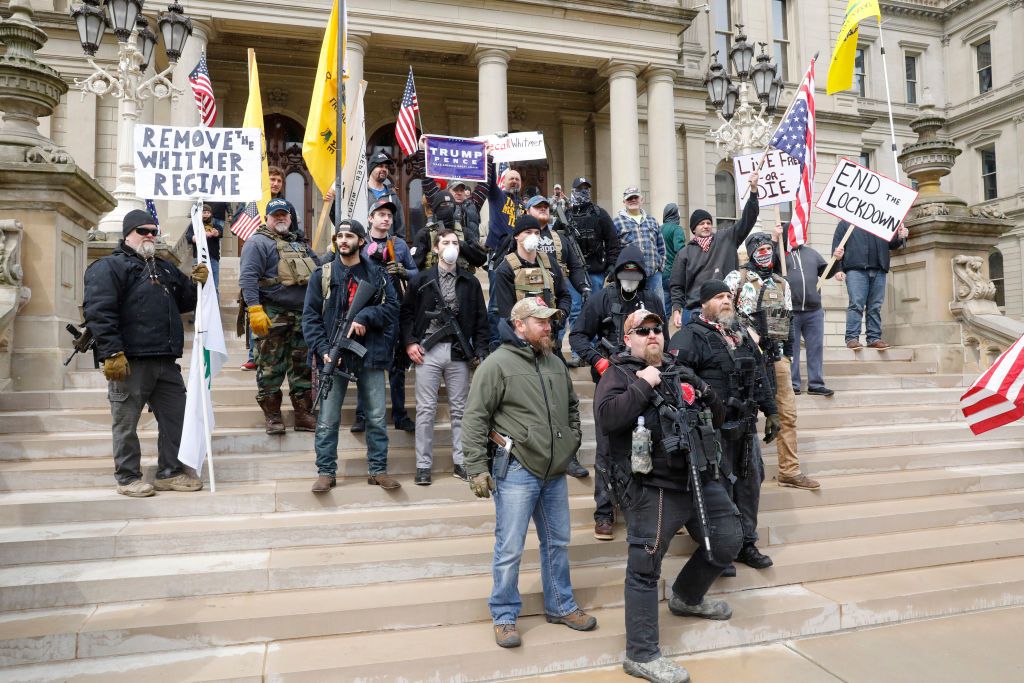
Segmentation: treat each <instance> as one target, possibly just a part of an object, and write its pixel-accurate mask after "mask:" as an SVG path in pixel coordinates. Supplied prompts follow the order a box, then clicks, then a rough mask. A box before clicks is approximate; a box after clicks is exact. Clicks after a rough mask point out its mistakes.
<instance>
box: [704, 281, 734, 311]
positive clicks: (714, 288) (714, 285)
mask: <svg viewBox="0 0 1024 683" xmlns="http://www.w3.org/2000/svg"><path fill="white" fill-rule="evenodd" d="M728 291H729V285H727V284H725V282H723V281H722V280H705V281H704V284H702V285H701V286H700V303H701V305H702V306H703V305H704V304H706V303H707V302H709V301H711V300H712V299H713V298H715V297H716V296H718V295H719V294H721V293H722V292H728Z"/></svg>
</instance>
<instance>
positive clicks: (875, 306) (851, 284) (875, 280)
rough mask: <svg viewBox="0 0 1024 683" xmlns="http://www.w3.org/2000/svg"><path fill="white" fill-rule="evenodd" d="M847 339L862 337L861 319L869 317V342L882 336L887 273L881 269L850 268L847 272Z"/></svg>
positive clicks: (867, 336)
mask: <svg viewBox="0 0 1024 683" xmlns="http://www.w3.org/2000/svg"><path fill="white" fill-rule="evenodd" d="M846 291H847V293H849V295H850V305H849V306H847V308H846V341H853V340H855V339H859V338H860V329H861V321H862V320H864V319H865V318H867V335H866V338H867V343H868V344H870V343H871V342H876V341H878V340H879V339H881V338H882V302H883V301H885V273H883V272H882V271H880V270H850V271H847V273H846Z"/></svg>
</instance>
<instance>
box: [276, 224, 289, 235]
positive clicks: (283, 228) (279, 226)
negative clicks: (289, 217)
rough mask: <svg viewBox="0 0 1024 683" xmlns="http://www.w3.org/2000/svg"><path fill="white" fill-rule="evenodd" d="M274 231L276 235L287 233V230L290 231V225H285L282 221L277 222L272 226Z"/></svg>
mask: <svg viewBox="0 0 1024 683" xmlns="http://www.w3.org/2000/svg"><path fill="white" fill-rule="evenodd" d="M274 232H276V233H277V234H278V235H287V234H288V233H289V232H291V226H290V225H285V224H284V223H278V224H277V225H275V226H274Z"/></svg>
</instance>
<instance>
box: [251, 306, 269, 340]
mask: <svg viewBox="0 0 1024 683" xmlns="http://www.w3.org/2000/svg"><path fill="white" fill-rule="evenodd" d="M249 327H251V328H252V331H253V334H255V335H256V336H257V337H265V336H267V335H268V334H270V317H269V316H267V314H266V313H264V312H263V307H262V306H250V307H249Z"/></svg>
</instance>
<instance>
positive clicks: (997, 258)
mask: <svg viewBox="0 0 1024 683" xmlns="http://www.w3.org/2000/svg"><path fill="white" fill-rule="evenodd" d="M988 279H989V280H991V281H992V284H994V285H995V286H996V306H999V308H1004V307H1005V306H1006V289H1005V288H1004V282H1005V279H1004V278H1003V254H1002V252H1001V251H999V250H998V249H993V250H992V251H990V252H989V253H988Z"/></svg>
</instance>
